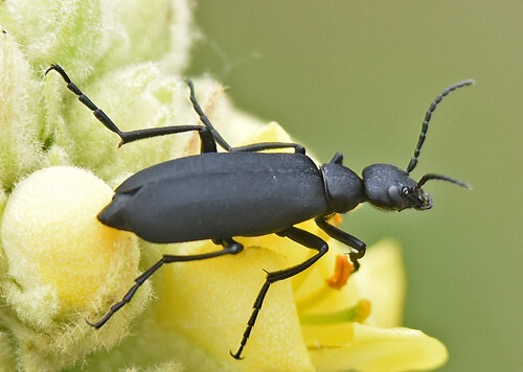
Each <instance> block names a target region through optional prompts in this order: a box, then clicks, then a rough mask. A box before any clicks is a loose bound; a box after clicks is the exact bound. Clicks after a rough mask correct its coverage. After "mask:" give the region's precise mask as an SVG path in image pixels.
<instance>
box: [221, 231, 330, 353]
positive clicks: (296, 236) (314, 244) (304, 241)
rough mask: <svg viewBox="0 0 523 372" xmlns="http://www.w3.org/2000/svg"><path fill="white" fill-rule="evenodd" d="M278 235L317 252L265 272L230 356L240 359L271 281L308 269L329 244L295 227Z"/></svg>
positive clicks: (290, 276) (289, 276)
mask: <svg viewBox="0 0 523 372" xmlns="http://www.w3.org/2000/svg"><path fill="white" fill-rule="evenodd" d="M278 235H279V236H283V237H287V238H289V239H291V240H293V241H295V242H296V243H299V244H301V245H303V246H304V247H307V248H311V249H314V250H316V251H317V253H316V254H315V255H314V256H312V257H310V258H308V259H307V260H305V261H303V262H302V263H300V264H298V265H295V266H291V267H289V268H286V269H283V270H279V271H274V272H270V273H267V277H266V279H265V283H264V284H263V286H262V287H261V289H260V291H259V292H258V296H257V297H256V300H255V301H254V305H253V310H252V313H251V317H250V318H249V321H248V322H247V327H246V328H245V331H244V333H243V337H242V340H241V342H240V346H239V348H238V350H237V351H236V352H235V353H233V352H230V354H231V356H232V357H233V358H235V359H242V356H241V354H242V352H243V350H244V349H245V346H246V344H247V340H248V339H249V336H250V334H251V331H252V329H253V327H254V324H255V323H256V318H257V317H258V313H259V312H260V310H261V307H262V305H263V301H264V299H265V296H266V295H267V292H268V291H269V287H270V286H271V284H272V283H274V282H277V281H280V280H284V279H289V278H292V277H293V276H295V275H298V274H299V273H301V272H302V271H304V270H306V269H308V268H309V267H311V266H312V265H313V264H314V263H315V262H316V261H318V260H319V259H320V258H321V257H322V256H323V255H324V254H325V253H327V251H328V250H329V246H328V245H327V243H326V242H325V241H323V239H321V238H320V237H318V236H316V235H314V234H311V233H310V232H308V231H305V230H302V229H299V228H297V227H291V228H288V229H286V230H284V231H282V232H279V233H278Z"/></svg>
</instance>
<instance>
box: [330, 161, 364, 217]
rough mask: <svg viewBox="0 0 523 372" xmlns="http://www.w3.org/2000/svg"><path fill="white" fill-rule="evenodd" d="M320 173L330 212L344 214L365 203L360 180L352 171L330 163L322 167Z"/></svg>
mask: <svg viewBox="0 0 523 372" xmlns="http://www.w3.org/2000/svg"><path fill="white" fill-rule="evenodd" d="M321 171H322V174H323V181H324V183H325V193H326V197H327V200H328V201H329V204H330V206H331V208H332V209H333V210H332V212H338V213H345V212H348V211H350V210H352V209H354V208H356V206H357V205H358V204H360V203H361V202H363V201H365V194H364V192H363V182H362V179H361V178H360V177H359V176H358V175H357V174H356V173H354V172H353V171H352V170H350V169H349V168H347V167H345V166H343V165H342V164H338V163H334V162H331V163H327V164H324V165H322V167H321Z"/></svg>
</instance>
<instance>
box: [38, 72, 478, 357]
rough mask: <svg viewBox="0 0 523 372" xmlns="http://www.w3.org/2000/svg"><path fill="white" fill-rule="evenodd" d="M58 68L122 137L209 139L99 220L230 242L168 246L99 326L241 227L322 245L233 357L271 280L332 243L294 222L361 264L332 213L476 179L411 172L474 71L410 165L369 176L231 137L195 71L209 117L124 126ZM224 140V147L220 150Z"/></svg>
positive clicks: (151, 175)
mask: <svg viewBox="0 0 523 372" xmlns="http://www.w3.org/2000/svg"><path fill="white" fill-rule="evenodd" d="M51 70H54V71H56V72H58V73H59V74H60V76H61V77H62V78H63V80H64V81H65V82H66V84H67V88H68V89H69V90H70V91H72V92H73V93H74V94H75V95H76V96H77V97H78V99H79V101H80V102H82V104H84V105H85V106H86V107H87V108H89V109H90V110H91V111H92V113H93V114H94V116H95V117H96V118H97V119H98V120H99V121H100V122H101V123H102V124H103V125H104V126H105V127H106V128H107V129H109V130H110V131H112V132H114V133H116V134H117V135H118V136H119V137H120V139H121V142H120V144H119V145H120V146H121V145H123V144H126V143H129V142H133V141H137V140H141V139H145V138H152V137H157V136H163V135H167V134H175V133H183V132H189V131H197V132H198V134H199V136H200V139H201V153H200V154H197V155H193V156H187V157H184V158H180V159H175V160H170V161H166V162H163V163H160V164H156V165H153V166H151V167H149V168H146V169H143V170H141V171H139V172H137V173H136V174H134V175H132V176H131V177H129V178H128V179H127V180H125V181H124V182H123V183H122V184H121V185H120V186H118V187H117V188H116V189H115V191H114V192H115V194H114V196H113V199H112V201H111V202H110V203H109V205H107V206H106V207H105V208H104V209H103V210H102V211H101V212H100V213H99V214H98V216H97V218H98V220H99V221H100V222H101V223H103V224H104V225H107V226H110V227H113V228H116V229H119V230H126V231H131V232H133V233H135V234H136V235H138V236H139V237H141V238H142V239H145V240H147V241H150V242H153V243H178V242H187V241H194V240H204V239H211V240H212V241H213V242H214V243H215V244H217V245H221V246H222V249H221V250H218V251H215V252H210V253H204V254H195V255H186V256H178V255H164V256H163V257H162V258H160V260H159V261H158V262H156V263H155V264H154V265H153V266H152V267H150V268H149V269H148V270H146V271H145V272H144V273H143V274H142V275H140V276H139V277H138V278H136V279H135V284H134V285H133V286H132V287H131V289H130V290H129V291H128V292H127V293H126V294H125V296H123V298H122V299H121V301H120V302H117V303H116V304H114V305H113V306H111V308H110V310H109V311H108V312H107V313H106V314H105V315H104V317H102V318H101V319H100V320H99V321H98V322H96V323H89V324H90V325H92V326H93V327H95V328H100V327H102V326H103V325H104V324H105V323H106V322H107V321H108V320H109V319H110V318H111V317H112V316H113V315H114V314H115V313H116V312H117V311H118V310H119V309H120V308H121V307H122V306H124V305H125V304H127V303H128V302H129V301H130V300H131V299H132V297H133V296H134V294H135V293H136V291H137V290H138V288H139V287H140V286H141V285H142V284H143V283H144V282H145V281H146V280H147V279H148V278H149V277H151V275H153V273H154V272H156V270H158V269H159V268H160V267H161V266H162V265H164V264H168V263H172V262H182V261H197V260H204V259H208V258H213V257H219V256H224V255H228V254H238V253H239V252H241V251H242V249H243V246H242V244H240V243H239V242H237V241H236V240H234V237H236V236H261V235H266V234H271V233H274V234H277V235H279V236H281V237H287V238H289V239H291V240H293V241H295V242H297V243H299V244H301V245H303V246H304V247H306V248H310V249H312V250H315V251H316V253H315V254H314V255H313V256H312V257H310V258H308V259H306V260H305V261H303V262H302V263H300V264H297V265H295V266H291V267H289V268H286V269H282V270H279V271H275V272H268V273H267V276H266V279H265V283H264V284H263V286H262V287H261V289H260V291H259V293H258V295H257V297H256V300H255V302H254V306H253V311H252V314H251V316H250V318H249V320H248V323H247V324H248V325H247V327H246V329H245V332H244V334H243V336H242V339H241V342H240V346H239V348H238V350H237V351H236V352H235V353H232V352H231V355H232V356H233V357H234V358H236V359H241V354H242V352H243V350H244V348H245V346H246V344H247V340H248V338H249V335H250V333H251V330H252V328H253V327H254V324H255V322H256V318H257V315H258V313H259V311H260V309H261V307H262V304H263V301H264V299H265V296H266V294H267V292H268V290H269V287H270V285H271V284H272V283H274V282H277V281H280V280H284V279H288V278H291V277H293V276H295V275H297V274H299V273H300V272H302V271H304V270H306V269H307V268H309V267H310V266H311V265H313V264H314V263H315V262H316V261H318V260H319V259H320V258H321V257H322V256H323V255H324V254H325V253H326V252H327V250H328V246H327V243H326V242H325V241H324V240H323V239H321V238H320V237H318V236H316V235H314V234H312V233H310V232H308V231H305V230H303V229H300V228H297V227H295V225H296V224H298V223H299V222H303V221H306V220H309V219H314V220H315V222H316V224H317V225H318V227H319V228H320V229H322V230H323V231H325V233H327V235H329V236H330V237H332V238H334V239H336V240H338V241H340V242H342V243H344V244H345V245H347V246H349V247H350V252H349V253H348V255H349V258H350V260H351V261H352V263H353V265H354V271H356V270H358V268H359V262H358V260H359V259H360V258H362V257H363V255H364V254H365V247H366V246H365V243H364V242H362V241H361V240H360V239H358V238H356V237H355V236H353V235H350V234H348V233H346V232H345V231H343V230H341V229H339V228H337V227H335V226H333V225H332V224H330V223H329V222H328V220H329V218H330V217H331V216H332V215H334V214H335V213H346V212H348V211H350V210H352V209H354V208H355V207H356V206H357V205H359V204H360V203H363V202H369V203H371V204H372V205H374V206H376V207H378V208H381V209H384V210H395V211H401V210H403V209H408V208H414V209H417V210H425V209H430V208H431V207H432V198H431V196H430V194H429V193H428V192H425V191H424V190H423V189H422V188H421V187H422V186H423V185H424V184H425V183H426V182H427V181H429V180H442V181H447V182H450V183H453V184H456V185H459V186H462V187H468V185H467V184H466V183H463V182H461V181H458V180H456V179H454V178H451V177H447V176H443V175H440V174H433V173H429V174H426V175H424V176H423V177H421V179H420V180H419V181H415V180H413V179H412V178H410V177H409V174H410V172H411V171H413V170H414V168H415V167H416V165H417V162H418V157H419V154H420V150H421V147H422V146H423V143H424V141H425V137H426V134H427V131H428V126H429V121H430V119H431V116H432V113H433V112H434V110H435V109H436V106H437V105H438V104H439V103H440V102H441V100H442V99H443V98H444V97H445V96H447V95H448V94H449V93H450V92H452V91H454V90H456V89H458V88H461V87H465V86H468V85H471V84H473V83H474V81H473V80H464V81H462V82H459V83H456V84H454V85H451V86H449V87H448V88H446V89H445V90H444V91H443V92H442V93H441V94H439V95H438V96H437V97H436V99H435V100H434V101H433V102H432V103H431V105H430V107H429V109H428V111H427V113H426V114H425V118H424V120H423V125H422V129H421V134H420V136H419V140H418V143H417V145H416V147H415V150H414V156H413V157H412V159H411V160H410V162H409V164H408V166H407V168H406V171H404V170H401V169H399V168H397V167H396V166H394V165H390V164H373V165H370V166H368V167H366V168H364V169H363V172H362V174H363V177H360V176H358V175H357V174H356V173H355V172H354V171H352V170H351V169H349V168H348V167H346V166H344V165H343V163H342V161H343V156H342V154H340V153H336V154H335V155H334V157H333V158H332V160H331V161H330V162H328V163H326V164H323V165H321V166H319V167H318V166H317V165H316V164H315V163H314V162H313V161H312V160H311V158H309V157H308V156H307V155H306V154H305V149H304V147H303V146H301V145H300V144H297V143H281V142H266V143H256V144H251V145H247V146H242V147H234V148H233V147H231V146H230V145H229V144H228V143H227V142H226V141H225V139H224V138H223V137H222V136H221V135H220V134H219V133H218V132H217V131H216V129H215V128H214V127H213V125H212V124H211V122H210V120H209V119H208V118H207V116H206V115H205V113H204V112H203V110H202V108H201V107H200V105H199V103H198V101H197V100H196V96H195V91H194V86H193V84H192V82H191V81H187V84H188V86H189V91H190V96H189V98H190V100H191V102H192V106H193V108H194V110H195V111H196V113H197V114H198V116H199V119H200V121H201V123H202V124H203V125H177V126H169V127H163V128H149V129H142V130H135V131H128V132H123V131H121V130H120V129H118V127H117V126H116V125H115V123H114V122H113V121H112V120H111V119H110V118H109V116H107V115H106V114H105V113H104V112H103V111H102V110H101V109H100V108H98V106H96V105H95V104H94V103H93V102H92V101H91V100H90V99H89V98H88V97H87V96H86V95H84V93H83V92H82V91H81V90H80V89H79V88H78V87H77V86H76V85H75V84H74V83H73V82H72V81H71V79H70V78H69V76H68V75H67V73H66V72H65V71H64V69H63V68H62V67H60V66H59V65H55V64H54V65H51V66H50V67H49V68H48V69H47V71H46V72H45V74H46V75H47V73H48V72H49V71H51ZM217 145H219V146H220V147H222V148H223V149H224V150H225V152H217ZM270 149H293V152H292V153H290V152H288V151H287V152H285V151H281V152H276V153H274V152H271V153H266V152H261V151H263V150H270ZM209 170H212V172H210V171H209ZM231 185H233V189H234V190H232V189H231ZM196 221H198V223H196Z"/></svg>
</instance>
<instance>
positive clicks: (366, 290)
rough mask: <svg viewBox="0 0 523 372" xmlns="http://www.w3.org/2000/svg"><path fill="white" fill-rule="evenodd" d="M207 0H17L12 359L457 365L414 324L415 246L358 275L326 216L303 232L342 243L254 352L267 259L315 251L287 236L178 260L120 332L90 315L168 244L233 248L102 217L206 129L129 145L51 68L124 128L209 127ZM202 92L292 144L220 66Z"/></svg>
mask: <svg viewBox="0 0 523 372" xmlns="http://www.w3.org/2000/svg"><path fill="white" fill-rule="evenodd" d="M190 4H191V3H190V1H185V0H159V1H155V2H154V3H151V2H146V1H142V2H137V1H135V2H114V3H112V2H101V1H100V2H98V1H87V2H86V1H82V0H36V1H7V2H5V1H4V2H1V3H0V26H1V27H2V29H3V30H4V32H2V33H0V69H1V70H2V72H3V73H2V74H0V91H1V92H2V94H1V95H0V104H1V108H2V110H1V112H2V115H1V117H0V127H1V133H2V136H0V148H1V150H0V185H1V188H0V214H1V216H0V218H1V220H0V223H1V227H0V248H1V250H0V291H1V294H2V296H1V298H2V299H1V301H2V302H1V306H0V325H1V327H0V329H1V330H0V350H1V351H0V366H3V367H5V368H10V369H13V370H14V369H20V370H60V369H80V368H85V369H86V370H108V369H110V370H116V369H121V368H129V369H130V370H132V369H134V368H143V369H154V370H165V371H173V370H182V369H185V370H245V371H250V370H277V371H312V370H320V371H323V370H325V371H329V370H340V369H341V370H347V369H355V370H403V369H430V368H435V367H437V366H438V365H440V364H441V363H443V362H444V361H445V359H446V349H445V347H444V346H443V345H442V344H441V343H439V341H437V340H435V339H433V338H430V337H429V336H426V335H424V334H423V333H421V332H419V331H414V330H409V329H405V328H397V327H398V326H399V325H400V322H401V313H402V304H403V296H404V294H403V291H404V289H403V288H404V279H403V267H402V265H401V258H400V255H399V252H398V248H397V243H395V242H393V241H384V242H382V243H379V244H378V245H377V246H375V247H372V248H370V249H369V252H368V254H367V256H366V257H365V258H364V259H363V260H362V261H361V263H362V267H361V269H360V271H359V272H357V273H356V274H353V275H349V274H350V272H351V267H350V263H349V262H348V261H347V260H346V259H344V258H343V257H345V256H343V254H344V252H345V250H346V248H345V247H342V246H341V244H340V243H338V242H336V241H333V240H332V239H329V238H328V237H327V236H325V234H324V233H323V232H321V231H320V230H319V229H318V228H317V227H316V226H315V225H314V223H312V222H310V221H309V222H305V223H304V224H302V226H301V227H302V228H304V229H307V230H309V231H311V232H313V233H315V234H318V235H319V236H321V237H322V238H324V239H325V240H326V241H327V242H328V243H329V245H330V248H331V249H330V251H329V253H328V254H327V255H326V256H325V257H323V258H322V259H321V260H320V261H319V262H318V263H317V264H316V265H314V266H313V267H312V268H311V269H310V270H307V271H305V272H303V273H301V274H300V275H297V276H296V277H294V278H293V279H292V280H288V281H283V282H277V283H275V284H274V285H272V286H271V288H270V290H269V293H268V295H267V297H266V299H265V302H264V304H263V307H262V309H261V312H260V315H259V317H258V320H257V322H256V325H255V327H254V328H253V330H252V333H251V335H250V337H249V339H248V343H247V347H246V349H245V351H244V353H243V355H244V356H245V359H244V360H241V361H238V360H235V359H233V358H231V357H230V355H229V351H233V352H234V351H236V348H237V347H238V346H239V342H240V340H241V337H242V334H243V332H244V330H245V327H246V325H247V324H246V323H247V320H248V319H249V316H250V315H251V312H252V305H253V301H254V299H255V297H256V295H257V294H258V291H259V290H260V287H261V285H262V284H263V282H264V280H265V276H266V273H265V271H269V272H270V271H275V270H280V269H284V268H287V267H289V266H292V265H293V264H296V263H299V262H303V260H305V259H306V258H307V257H309V255H310V254H312V252H310V250H308V249H306V248H304V247H302V246H300V245H298V244H296V243H294V242H292V241H290V240H288V239H284V238H281V237H278V236H276V235H269V236H263V237H257V238H238V240H239V241H240V242H242V243H243V244H244V245H245V248H246V249H245V250H244V252H242V253H241V254H238V255H235V256H228V257H221V258H216V259H209V260H205V261H199V262H189V263H178V264H171V265H166V266H165V267H163V268H162V269H161V270H159V272H158V273H156V274H155V275H154V277H153V280H152V281H148V282H147V283H146V284H145V285H143V286H142V287H140V289H139V291H138V292H137V295H136V296H135V298H133V300H132V301H131V302H130V304H128V305H126V306H124V307H123V308H122V309H121V310H120V311H118V313H117V314H115V315H114V316H113V318H111V320H110V321H109V322H108V323H107V324H106V325H105V326H104V327H102V329H100V330H99V331H96V330H94V329H93V328H91V327H89V326H88V325H87V323H86V322H85V320H86V319H87V320H89V321H96V320H98V319H100V317H101V316H103V314H104V313H105V312H106V311H107V310H108V308H109V306H111V305H112V304H114V303H115V302H117V301H118V300H120V299H121V298H122V296H123V295H124V294H125V293H126V291H127V290H128V289H129V288H130V286H131V285H132V284H133V278H135V277H136V276H137V275H138V274H139V272H143V271H144V270H146V269H147V268H149V267H150V266H151V265H152V264H153V263H154V262H156V261H157V260H158V259H159V258H160V256H161V255H162V254H166V253H175V254H194V253H201V252H206V251H211V250H217V249H220V247H219V246H216V245H214V244H212V243H211V242H209V241H203V242H191V243H184V244H173V245H154V244H150V243H147V242H144V241H140V240H139V239H137V238H136V237H135V236H134V235H133V234H131V233H127V232H122V231H117V230H114V229H111V228H108V227H106V226H104V225H102V224H101V223H100V222H99V221H98V220H97V219H96V215H97V213H98V212H99V211H100V210H101V209H102V208H103V206H104V205H106V204H107V203H108V202H109V200H110V198H111V195H112V192H111V188H112V187H114V186H116V185H118V183H119V182H121V181H122V180H123V179H125V178H126V177H127V176H129V175H130V174H133V173H134V172H136V171H137V170H139V169H142V168H144V167H146V166H148V165H152V164H157V163H159V162H162V161H165V160H168V159H172V158H176V157H181V156H186V155H188V154H195V153H198V151H199V138H198V135H197V134H196V133H187V134H183V135H175V136H169V137H168V138H158V139H152V140H144V141H140V142H138V143H132V144H129V145H125V146H123V147H122V148H121V149H117V143H118V142H119V139H118V138H117V136H115V135H114V133H111V132H109V131H108V130H107V129H106V128H104V127H103V126H102V125H101V124H100V123H99V122H97V121H96V119H95V118H94V117H93V115H92V113H91V112H90V111H89V110H88V109H87V108H86V107H85V106H84V105H82V104H81V103H79V102H78V101H77V100H76V97H74V95H72V93H71V92H69V91H68V90H67V89H66V87H65V84H64V82H63V81H62V80H61V78H60V76H57V75H56V74H49V75H48V76H47V77H45V78H44V75H43V71H45V69H46V68H47V67H48V66H49V65H50V64H51V63H60V64H61V65H63V66H64V68H66V69H67V71H68V72H69V74H70V76H71V77H72V78H73V79H74V81H75V83H77V84H78V86H80V87H82V89H83V90H84V91H85V92H86V93H88V95H89V96H90V98H91V99H92V100H93V101H94V102H96V103H97V104H98V105H99V106H100V107H101V108H102V109H103V110H104V111H105V112H106V113H107V114H109V116H111V118H112V119H113V120H114V121H115V123H117V125H119V127H120V128H121V129H122V130H130V129H138V128H145V127H161V126H167V125H175V124H190V123H198V117H197V115H195V113H194V111H193V109H192V107H191V105H190V103H189V100H188V89H187V86H186V84H185V83H184V81H183V76H182V71H183V67H184V66H185V65H186V63H187V60H188V49H189V47H190V45H191V41H192V39H193V38H194V37H195V35H196V32H194V30H193V28H192V24H191V23H192V18H191V17H192V15H191V11H190V10H191V5H190ZM166 14H169V17H165V15H166ZM144 35H148V36H147V37H145V36H144ZM195 86H196V90H197V94H198V99H199V100H200V103H201V105H202V107H203V109H204V111H205V112H206V114H208V116H209V117H211V118H212V119H213V123H214V125H215V126H216V128H217V130H218V131H219V132H220V133H221V134H222V135H223V136H224V138H226V139H227V140H228V141H230V143H231V145H233V146H238V145H242V144H249V143H254V142H264V141H268V142H270V141H283V142H288V141H290V138H289V137H288V135H287V134H286V133H285V132H284V131H283V129H282V128H281V127H280V126H278V125H277V124H275V123H270V124H265V123H262V122H261V121H259V120H257V119H255V118H252V117H251V116H249V115H246V114H244V113H242V112H239V111H237V110H236V109H234V108H233V107H232V105H231V104H230V102H229V101H228V100H227V98H226V97H225V95H224V92H223V89H222V88H221V85H220V84H218V83H216V82H214V81H212V80H210V79H208V78H206V79H196V80H195ZM140 254H141V257H140ZM264 270H265V271H264ZM153 291H154V293H155V296H156V298H155V300H151V297H152V296H151V293H152V292H153Z"/></svg>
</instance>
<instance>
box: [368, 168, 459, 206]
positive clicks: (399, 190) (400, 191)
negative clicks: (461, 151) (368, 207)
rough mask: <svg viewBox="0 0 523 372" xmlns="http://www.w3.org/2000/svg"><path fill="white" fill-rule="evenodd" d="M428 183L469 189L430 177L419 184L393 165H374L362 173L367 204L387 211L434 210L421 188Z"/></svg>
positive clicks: (441, 177) (442, 179) (437, 176)
mask: <svg viewBox="0 0 523 372" xmlns="http://www.w3.org/2000/svg"><path fill="white" fill-rule="evenodd" d="M429 180H441V181H447V182H450V183H454V184H456V185H458V186H461V187H465V188H469V186H468V185H467V184H466V183H464V182H461V181H458V180H456V179H454V178H451V177H447V176H443V175H441V174H433V173H429V174H426V175H424V176H423V177H421V179H420V180H419V181H418V182H416V181H414V180H413V179H412V178H410V177H409V174H408V173H407V172H405V171H404V170H401V169H399V168H397V167H395V166H394V165H390V164H373V165H370V166H368V167H366V168H365V169H364V170H363V185H364V192H365V195H366V197H367V200H368V201H369V202H370V203H371V204H372V205H374V206H376V207H378V208H382V209H385V210H396V211H401V210H403V209H407V208H414V209H417V210H425V209H430V208H432V196H431V195H430V194H429V193H428V192H426V191H424V190H423V189H422V188H421V187H422V186H423V185H424V184H425V183H426V182H427V181H429Z"/></svg>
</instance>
